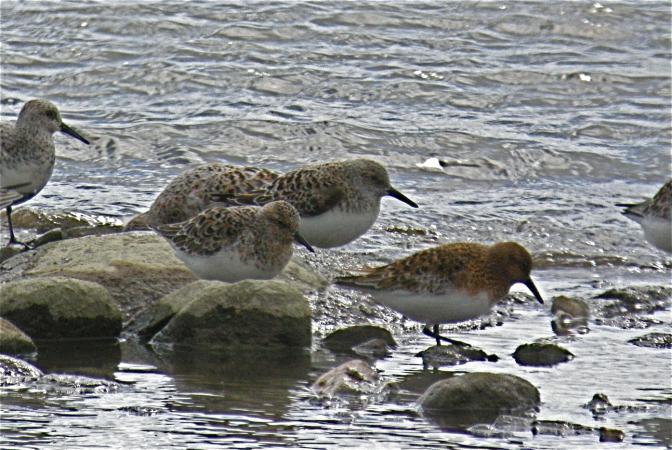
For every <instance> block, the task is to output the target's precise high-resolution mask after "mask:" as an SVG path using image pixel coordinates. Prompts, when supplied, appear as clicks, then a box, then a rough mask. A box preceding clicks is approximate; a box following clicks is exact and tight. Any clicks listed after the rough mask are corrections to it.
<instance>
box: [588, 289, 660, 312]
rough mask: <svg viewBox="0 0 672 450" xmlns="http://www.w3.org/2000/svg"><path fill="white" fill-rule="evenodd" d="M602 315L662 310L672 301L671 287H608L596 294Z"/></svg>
mask: <svg viewBox="0 0 672 450" xmlns="http://www.w3.org/2000/svg"><path fill="white" fill-rule="evenodd" d="M595 298H596V299H602V300H605V301H604V302H601V303H602V304H601V305H600V310H599V313H600V315H601V316H602V317H605V318H611V317H618V316H621V315H623V314H625V313H631V314H650V313H653V312H656V311H662V310H664V309H665V308H667V307H669V306H670V304H671V303H672V301H671V300H672V288H668V287H663V286H631V287H627V288H619V289H609V290H608V291H605V292H603V293H601V294H599V295H597V296H595Z"/></svg>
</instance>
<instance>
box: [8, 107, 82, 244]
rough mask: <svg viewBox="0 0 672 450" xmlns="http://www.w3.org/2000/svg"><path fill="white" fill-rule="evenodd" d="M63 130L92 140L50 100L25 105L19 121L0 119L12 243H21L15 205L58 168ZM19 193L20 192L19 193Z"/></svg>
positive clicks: (29, 195) (10, 242)
mask: <svg viewBox="0 0 672 450" xmlns="http://www.w3.org/2000/svg"><path fill="white" fill-rule="evenodd" d="M56 131H61V132H63V133H65V134H68V135H70V136H72V137H74V138H76V139H79V140H80V141H82V142H83V143H85V144H88V143H89V141H88V140H86V139H85V138H84V137H82V136H81V135H80V134H79V133H78V132H77V131H75V130H74V129H72V128H71V127H69V126H68V125H66V124H65V123H64V122H63V120H62V119H61V114H60V113H59V112H58V108H56V106H55V105H54V104H52V103H50V102H48V101H46V100H30V101H28V102H26V104H25V105H23V108H21V112H20V113H19V117H18V119H17V120H16V122H15V123H12V122H6V121H3V122H0V189H4V190H5V191H6V192H13V194H7V195H8V196H6V197H5V201H8V200H7V199H8V198H10V196H11V197H13V200H11V202H9V203H8V204H6V205H3V206H2V207H3V208H5V209H6V211H7V223H8V226H9V244H14V243H18V241H17V240H16V236H15V235H14V227H13V226H12V206H14V205H18V204H21V203H23V202H25V201H27V200H30V199H31V198H33V197H34V196H35V195H36V194H37V193H38V192H40V191H41V190H42V188H43V187H44V186H45V185H46V184H47V182H48V181H49V178H50V177H51V173H52V171H53V170H54V161H55V160H56V152H55V148H54V139H53V134H54V133H55V132H56ZM17 194H19V195H20V196H18V197H17Z"/></svg>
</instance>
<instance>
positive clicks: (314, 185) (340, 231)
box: [217, 159, 418, 248]
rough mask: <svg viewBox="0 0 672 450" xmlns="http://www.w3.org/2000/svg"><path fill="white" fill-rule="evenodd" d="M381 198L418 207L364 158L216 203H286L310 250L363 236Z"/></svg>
mask: <svg viewBox="0 0 672 450" xmlns="http://www.w3.org/2000/svg"><path fill="white" fill-rule="evenodd" d="M384 196H390V197H394V198H396V199H398V200H401V201H402V202H404V203H406V204H407V205H410V206H411V207H413V208H417V207H418V205H417V204H416V203H415V202H414V201H412V200H410V199H409V198H408V197H406V196H405V195H404V194H402V193H401V192H399V191H398V190H397V189H395V188H394V187H392V185H391V184H390V178H389V175H388V173H387V170H386V169H385V167H383V166H382V165H380V164H379V163H377V162H375V161H371V160H368V159H353V160H348V161H338V162H330V163H324V164H316V165H310V166H305V167H301V168H298V169H295V170H292V171H290V172H287V173H285V174H284V175H280V176H278V177H277V178H275V180H273V181H272V182H271V183H270V184H268V185H266V186H264V187H262V188H261V189H258V190H256V191H252V192H248V193H242V194H239V195H231V196H227V195H223V196H217V199H218V200H219V201H220V202H222V204H225V205H244V204H255V205H263V204H265V203H268V202H270V201H274V200H286V201H288V202H289V203H291V204H292V206H294V207H295V208H296V210H297V211H298V212H299V214H300V215H301V227H300V229H299V230H300V232H301V235H302V236H303V237H305V238H306V240H307V241H308V242H309V243H310V244H311V245H314V246H316V247H322V248H332V247H339V246H342V245H345V244H347V243H349V242H352V241H353V240H355V239H357V238H358V237H360V236H361V235H363V234H364V233H366V232H367V231H368V230H369V228H371V226H372V225H373V223H374V222H375V221H376V219H377V218H378V214H379V212H380V199H381V198H382V197H384Z"/></svg>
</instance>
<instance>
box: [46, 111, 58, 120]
mask: <svg viewBox="0 0 672 450" xmlns="http://www.w3.org/2000/svg"><path fill="white" fill-rule="evenodd" d="M47 117H48V118H49V119H51V120H56V119H57V118H58V115H57V113H56V111H54V110H53V109H50V110H48V111H47Z"/></svg>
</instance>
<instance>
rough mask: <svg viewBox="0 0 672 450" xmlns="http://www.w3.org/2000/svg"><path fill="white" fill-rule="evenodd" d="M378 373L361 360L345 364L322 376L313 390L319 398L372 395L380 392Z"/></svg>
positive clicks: (313, 386) (314, 384)
mask: <svg viewBox="0 0 672 450" xmlns="http://www.w3.org/2000/svg"><path fill="white" fill-rule="evenodd" d="M379 381H380V378H379V376H378V372H376V370H375V369H374V368H373V367H371V366H370V365H369V364H368V363H366V362H364V361H362V360H361V359H353V360H350V361H347V362H344V363H343V364H341V365H340V366H338V367H334V368H333V369H331V370H329V371H328V372H326V373H324V374H322V375H321V376H320V377H319V378H318V379H317V380H316V381H315V383H313V385H312V387H311V389H312V390H313V392H315V394H316V395H317V396H318V397H327V398H330V397H333V396H334V395H336V394H371V393H374V392H376V391H378V390H379V388H380V383H379Z"/></svg>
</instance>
